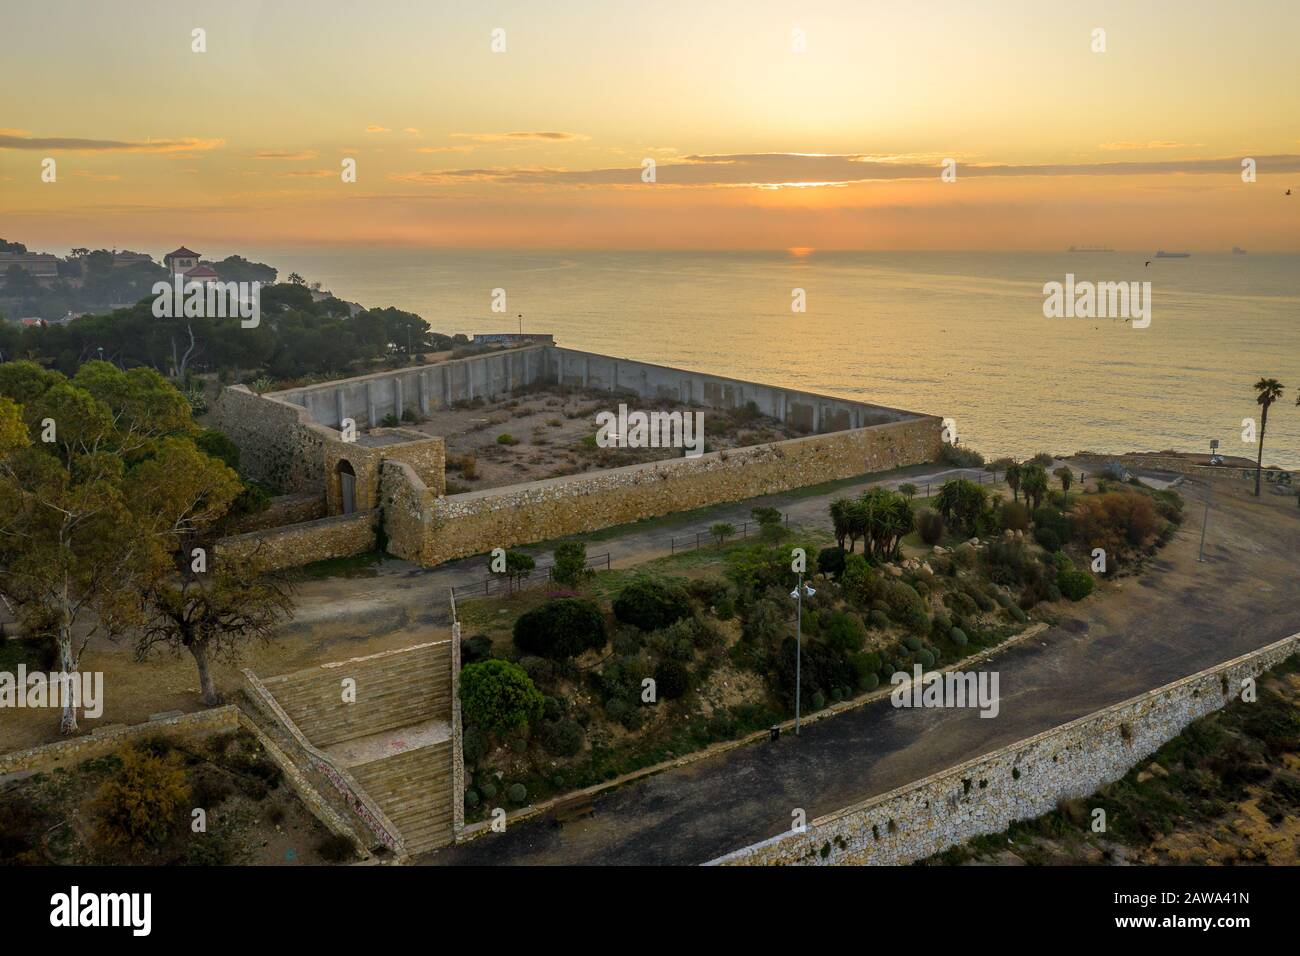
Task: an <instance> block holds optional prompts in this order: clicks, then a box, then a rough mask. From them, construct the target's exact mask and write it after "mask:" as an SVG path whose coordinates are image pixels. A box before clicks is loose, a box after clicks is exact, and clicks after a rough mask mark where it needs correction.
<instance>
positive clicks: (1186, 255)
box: [1156, 249, 1192, 259]
mask: <svg viewBox="0 0 1300 956" xmlns="http://www.w3.org/2000/svg"><path fill="white" fill-rule="evenodd" d="M1191 257H1192V254H1191V253H1190V252H1165V250H1163V249H1161V250H1160V251H1158V252H1157V253H1156V258H1157V259H1190V258H1191Z"/></svg>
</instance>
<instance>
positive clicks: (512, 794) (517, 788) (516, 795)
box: [506, 783, 528, 804]
mask: <svg viewBox="0 0 1300 956" xmlns="http://www.w3.org/2000/svg"><path fill="white" fill-rule="evenodd" d="M506 796H507V797H509V798H510V802H511V803H517V804H523V803H524V802H525V801H526V800H527V799H528V788H527V787H525V786H524V785H523V784H522V783H512V784H511V785H510V786H508V787H506Z"/></svg>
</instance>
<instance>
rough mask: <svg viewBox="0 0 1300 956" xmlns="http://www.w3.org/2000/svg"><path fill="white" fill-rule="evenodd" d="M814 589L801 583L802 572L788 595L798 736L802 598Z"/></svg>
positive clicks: (795, 718)
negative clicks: (792, 621) (792, 632)
mask: <svg viewBox="0 0 1300 956" xmlns="http://www.w3.org/2000/svg"><path fill="white" fill-rule="evenodd" d="M816 593H817V592H816V590H814V589H813V588H810V587H809V586H808V585H806V584H804V583H803V572H800V573H799V583H798V584H796V585H795V588H794V590H793V591H791V592H790V597H792V598H794V735H795V736H796V737H798V736H799V705H800V693H799V692H800V691H801V690H802V689H803V673H802V669H803V599H804V595H807V596H808V597H812V596H813V595H814V594H816Z"/></svg>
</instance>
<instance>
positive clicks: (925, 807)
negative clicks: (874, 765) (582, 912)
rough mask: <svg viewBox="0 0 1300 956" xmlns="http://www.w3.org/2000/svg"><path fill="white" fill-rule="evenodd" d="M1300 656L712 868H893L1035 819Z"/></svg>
mask: <svg viewBox="0 0 1300 956" xmlns="http://www.w3.org/2000/svg"><path fill="white" fill-rule="evenodd" d="M1297 652H1300V634H1293V635H1291V636H1290V637H1288V638H1285V639H1283V640H1281V641H1278V642H1276V643H1274V644H1270V645H1268V646H1267V647H1264V648H1261V649H1260V650H1258V651H1255V652H1253V653H1251V654H1246V655H1243V656H1242V657H1238V658H1235V659H1233V660H1230V661H1227V662H1225V663H1223V664H1219V665H1217V666H1215V667H1211V668H1208V669H1207V670H1204V671H1201V672H1200V673H1198V674H1193V675H1192V676H1190V677H1186V678H1183V679H1182V680H1179V681H1175V682H1174V683H1172V684H1167V685H1165V686H1164V687H1160V688H1157V689H1155V690H1152V691H1148V692H1147V693H1145V694H1142V695H1140V696H1138V697H1134V698H1132V699H1131V700H1127V701H1124V702H1123V703H1120V704H1116V705H1114V706H1112V707H1108V708H1106V709H1105V710H1100V711H1097V712H1096V713H1093V714H1089V715H1087V716H1086V717H1081V718H1079V719H1078V720H1074V721H1071V722H1070V723H1068V724H1062V725H1061V726H1059V727H1056V728H1053V729H1052V730H1048V731H1046V732H1044V733H1041V734H1038V735H1037V736H1034V737H1030V738H1028V739H1026V740H1021V741H1018V742H1017V743H1014V744H1012V745H1010V746H1008V747H1003V748H1001V749H999V750H995V751H993V752H992V753H990V754H987V755H985V756H983V757H977V758H975V759H974V760H970V761H967V762H966V763H963V764H960V765H958V766H956V767H953V768H952V769H950V770H945V771H943V772H942V773H938V774H934V775H932V776H929V777H926V778H924V779H922V780H918V781H916V782H915V783H911V784H908V785H907V786H905V787H900V788H898V789H897V790H892V791H890V792H889V793H885V794H881V795H880V796H877V797H872V798H871V799H869V800H866V801H864V802H862V803H859V804H855V805H854V806H851V807H847V808H845V809H843V810H840V811H837V812H836V813H832V814H830V815H828V816H824V817H821V818H819V819H817V820H814V821H812V823H810V824H809V825H808V828H807V830H806V831H805V832H804V833H788V834H782V835H780V836H776V837H773V838H772V839H770V840H766V841H764V842H762V843H757V844H754V845H753V846H749V847H745V848H744V849H740V850H736V851H735V852H733V853H729V854H727V855H726V856H723V857H720V858H719V859H717V860H714V861H713V864H715V865H729V866H734V865H789V864H811V865H821V864H829V865H837V864H849V865H863V864H891V865H899V864H906V863H911V862H913V861H915V860H920V859H924V858H926V857H928V856H931V855H933V854H935V853H938V852H940V851H942V850H945V849H947V848H949V847H951V846H955V845H957V844H959V843H963V842H965V841H967V840H969V839H971V838H972V837H976V836H981V835H983V834H988V833H998V832H1000V831H1002V830H1004V829H1006V827H1007V826H1009V825H1010V824H1011V823H1012V822H1014V821H1016V820H1026V819H1032V818H1033V817H1037V816H1040V815H1041V814H1043V813H1047V812H1048V811H1050V810H1053V809H1055V808H1056V805H1057V803H1058V801H1060V800H1062V799H1070V798H1076V797H1086V796H1089V795H1091V794H1092V793H1094V792H1095V791H1096V790H1097V789H1098V788H1099V787H1101V786H1102V785H1104V784H1107V783H1111V782H1113V781H1115V780H1119V779H1120V778H1121V777H1123V776H1124V775H1125V774H1126V773H1128V771H1129V770H1130V769H1131V768H1132V767H1133V766H1134V765H1135V764H1137V763H1138V762H1139V761H1141V760H1143V759H1145V758H1146V757H1148V756H1150V755H1151V754H1152V753H1154V752H1155V751H1156V750H1158V749H1159V748H1160V747H1161V746H1162V745H1163V744H1164V743H1166V742H1167V741H1169V740H1170V739H1172V738H1173V737H1175V736H1177V735H1178V734H1179V733H1181V732H1182V730H1183V728H1185V727H1186V726H1187V725H1188V724H1190V723H1191V722H1192V721H1194V720H1196V719H1197V718H1199V717H1204V716H1205V715H1206V714H1210V713H1213V712H1214V711H1216V710H1219V709H1220V708H1222V707H1224V706H1225V705H1226V704H1227V703H1229V702H1230V701H1231V700H1234V699H1235V698H1237V697H1238V696H1239V695H1240V693H1241V682H1242V680H1243V679H1244V678H1247V677H1255V676H1257V675H1259V674H1260V673H1262V672H1263V671H1265V670H1268V669H1269V668H1270V667H1272V666H1274V665H1276V664H1278V663H1280V662H1281V661H1283V660H1285V659H1287V658H1288V657H1290V656H1291V655H1293V654H1295V653H1297Z"/></svg>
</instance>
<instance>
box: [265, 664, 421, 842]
mask: <svg viewBox="0 0 1300 956" xmlns="http://www.w3.org/2000/svg"><path fill="white" fill-rule="evenodd" d="M243 674H244V678H245V679H246V680H247V681H248V686H249V688H250V689H251V690H252V692H253V696H254V698H255V699H256V701H257V703H258V704H259V705H261V706H262V707H263V708H264V709H265V710H267V711H268V712H269V713H270V715H271V716H272V717H274V718H275V719H276V720H277V721H279V723H280V724H281V725H282V726H283V728H284V730H285V731H286V732H288V734H289V736H290V738H292V740H293V741H294V743H296V744H297V745H298V746H299V747H300V748H301V749H302V751H303V753H304V755H305V756H306V758H307V763H308V765H309V766H310V767H311V768H312V769H313V770H316V771H318V772H319V773H320V774H321V776H323V777H324V778H325V779H326V780H328V781H329V782H330V783H331V784H333V785H334V789H336V790H337V791H338V792H339V795H340V796H342V797H343V800H344V802H345V803H346V804H347V805H348V807H349V809H351V810H352V812H353V813H355V814H356V815H357V816H358V817H359V818H360V819H361V820H362V821H363V822H364V823H365V824H366V826H368V827H369V828H370V830H371V832H372V833H374V835H375V836H376V837H378V839H379V842H380V843H382V844H384V846H386V847H388V849H390V850H392V851H393V852H394V853H396V854H397V855H398V856H405V855H406V843H405V842H404V841H403V840H402V837H401V835H400V834H399V833H398V831H397V827H396V826H395V825H394V824H393V822H392V821H391V820H389V819H388V817H386V816H385V815H384V811H382V810H380V809H379V807H378V806H376V805H374V803H373V802H372V801H371V799H370V798H369V797H368V796H367V795H366V794H365V791H363V790H362V789H361V786H360V785H359V784H358V783H357V782H356V780H354V779H353V778H352V775H351V774H350V773H348V772H347V771H346V770H344V769H342V768H341V767H336V766H335V765H334V762H333V761H332V760H330V758H329V757H327V756H325V754H323V753H322V752H321V751H320V750H318V749H317V748H316V747H315V746H314V745H313V744H312V742H311V741H310V740H308V739H307V737H306V736H305V735H304V734H303V732H302V731H301V730H299V729H298V725H297V724H296V723H294V721H293V718H292V717H290V716H289V715H288V714H287V713H286V712H285V710H284V708H283V707H281V706H280V702H279V701H278V700H276V699H275V695H274V694H272V693H271V692H270V691H269V690H267V689H266V685H265V684H263V683H262V681H261V679H260V678H259V677H258V676H257V675H256V674H254V673H253V672H252V671H251V670H249V669H248V668H244V669H243Z"/></svg>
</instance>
